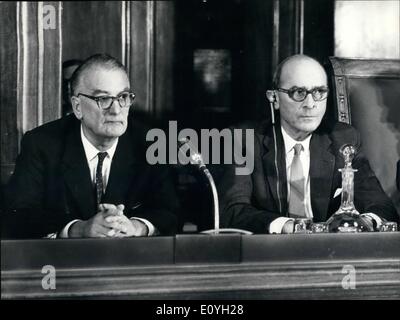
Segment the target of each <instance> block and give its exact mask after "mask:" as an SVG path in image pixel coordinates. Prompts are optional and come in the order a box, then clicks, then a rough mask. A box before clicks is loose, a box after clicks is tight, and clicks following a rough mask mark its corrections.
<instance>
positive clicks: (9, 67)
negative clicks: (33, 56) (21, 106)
mask: <svg viewBox="0 0 400 320" xmlns="http://www.w3.org/2000/svg"><path fill="white" fill-rule="evenodd" d="M0 17H1V19H0V67H1V71H0V139H1V142H0V143H1V152H0V157H1V158H0V159H1V183H4V182H5V181H6V179H7V177H8V176H9V175H10V173H11V171H12V170H13V163H14V161H15V156H16V154H17V152H18V130H17V126H16V123H17V66H18V64H17V61H18V42H17V30H16V25H17V4H16V3H15V2H5V1H2V2H1V3H0Z"/></svg>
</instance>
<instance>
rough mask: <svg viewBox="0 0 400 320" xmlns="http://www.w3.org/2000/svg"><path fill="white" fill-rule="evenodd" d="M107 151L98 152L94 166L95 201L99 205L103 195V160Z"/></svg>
mask: <svg viewBox="0 0 400 320" xmlns="http://www.w3.org/2000/svg"><path fill="white" fill-rule="evenodd" d="M107 154H108V153H107V152H99V153H98V154H97V156H98V157H99V161H98V162H97V168H96V203H97V205H99V204H100V203H101V200H102V197H103V173H102V171H103V161H104V159H105V157H107Z"/></svg>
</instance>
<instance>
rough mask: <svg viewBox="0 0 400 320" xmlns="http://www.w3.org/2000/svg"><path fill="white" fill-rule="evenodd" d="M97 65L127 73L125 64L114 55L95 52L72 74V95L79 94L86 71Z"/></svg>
mask: <svg viewBox="0 0 400 320" xmlns="http://www.w3.org/2000/svg"><path fill="white" fill-rule="evenodd" d="M96 67H97V68H98V67H100V68H104V69H107V70H122V71H124V72H125V73H126V69H125V67H124V65H123V64H122V63H121V62H119V61H118V60H117V59H115V58H114V57H112V56H110V55H108V54H104V53H98V54H95V55H93V56H90V57H89V58H87V59H86V60H85V61H83V62H82V64H81V65H80V66H79V67H78V68H77V69H76V70H75V72H74V73H73V74H72V77H71V80H70V81H71V82H70V84H71V95H76V94H77V92H76V90H77V88H78V87H79V86H80V84H81V82H82V78H83V76H84V75H85V73H86V72H87V71H88V70H90V69H92V68H96Z"/></svg>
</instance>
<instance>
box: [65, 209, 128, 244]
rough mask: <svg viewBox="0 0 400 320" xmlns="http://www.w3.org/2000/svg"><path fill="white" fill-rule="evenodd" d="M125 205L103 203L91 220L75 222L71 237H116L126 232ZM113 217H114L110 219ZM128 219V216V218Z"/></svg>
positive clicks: (70, 233) (70, 232)
mask: <svg viewBox="0 0 400 320" xmlns="http://www.w3.org/2000/svg"><path fill="white" fill-rule="evenodd" d="M123 210H124V205H118V206H115V205H113V204H107V203H102V204H100V205H99V210H98V212H97V214H96V215H95V216H94V217H92V218H91V219H89V220H86V221H77V222H75V223H74V224H73V225H72V226H71V227H70V230H69V237H71V238H98V237H101V238H104V237H114V236H115V235H116V234H118V233H126V232H127V231H128V228H127V227H126V223H124V222H123V221H124V218H126V217H125V216H124V214H123ZM108 217H110V218H111V217H113V218H114V219H111V220H110V219H108V221H107V218H108ZM126 219H127V218H126Z"/></svg>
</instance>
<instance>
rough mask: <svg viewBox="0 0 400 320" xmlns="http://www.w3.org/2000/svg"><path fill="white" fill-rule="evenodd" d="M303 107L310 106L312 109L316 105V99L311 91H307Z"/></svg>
mask: <svg viewBox="0 0 400 320" xmlns="http://www.w3.org/2000/svg"><path fill="white" fill-rule="evenodd" d="M302 107H303V108H310V109H312V108H314V107H315V100H314V98H313V96H312V94H311V92H309V93H307V95H306V98H305V99H304V101H303V104H302Z"/></svg>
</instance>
